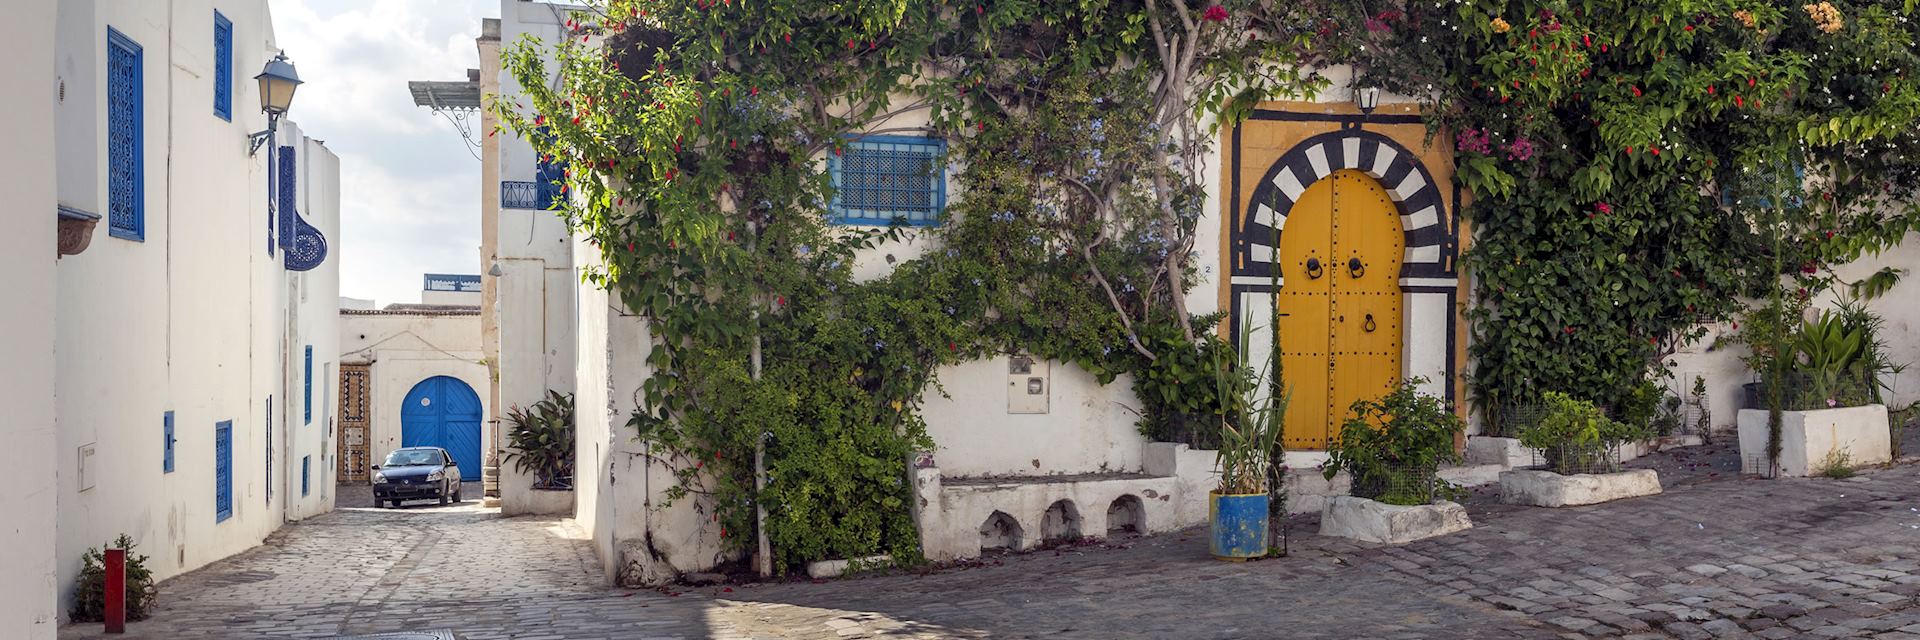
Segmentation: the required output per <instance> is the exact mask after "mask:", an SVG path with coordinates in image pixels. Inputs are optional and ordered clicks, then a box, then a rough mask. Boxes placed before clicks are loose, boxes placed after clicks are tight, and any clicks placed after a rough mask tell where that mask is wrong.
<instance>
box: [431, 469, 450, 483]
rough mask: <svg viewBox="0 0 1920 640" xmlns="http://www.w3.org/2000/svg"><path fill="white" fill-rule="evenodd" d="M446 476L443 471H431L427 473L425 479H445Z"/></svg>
mask: <svg viewBox="0 0 1920 640" xmlns="http://www.w3.org/2000/svg"><path fill="white" fill-rule="evenodd" d="M446 477H447V474H446V472H444V471H434V472H432V473H428V474H427V480H429V481H432V480H441V479H445V478H446Z"/></svg>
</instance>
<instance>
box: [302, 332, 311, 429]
mask: <svg viewBox="0 0 1920 640" xmlns="http://www.w3.org/2000/svg"><path fill="white" fill-rule="evenodd" d="M305 372H306V374H305V375H303V376H301V380H303V381H305V382H304V383H303V384H304V389H303V392H302V393H301V394H300V413H301V414H302V415H303V416H305V417H304V418H303V419H302V420H301V422H302V423H304V424H313V345H307V365H306V368H305Z"/></svg>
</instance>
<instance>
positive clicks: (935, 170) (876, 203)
mask: <svg viewBox="0 0 1920 640" xmlns="http://www.w3.org/2000/svg"><path fill="white" fill-rule="evenodd" d="M946 152H947V143H946V141H945V140H941V139H938V138H918V137H911V136H865V137H861V138H850V139H848V140H847V141H846V142H845V143H844V145H843V146H842V148H841V150H840V153H839V154H837V155H833V156H828V157H827V170H828V172H829V174H830V175H831V177H832V179H833V190H834V193H833V203H832V212H831V219H832V221H833V222H834V223H835V224H860V225H891V224H896V223H898V224H905V225H911V226H916V227H930V226H934V225H937V224H940V213H941V211H942V210H944V209H945V208H946V205H947V173H946V165H945V164H944V163H945V156H946Z"/></svg>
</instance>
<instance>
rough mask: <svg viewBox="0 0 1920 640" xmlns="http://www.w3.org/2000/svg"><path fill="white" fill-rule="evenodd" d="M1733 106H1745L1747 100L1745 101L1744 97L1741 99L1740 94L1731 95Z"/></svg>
mask: <svg viewBox="0 0 1920 640" xmlns="http://www.w3.org/2000/svg"><path fill="white" fill-rule="evenodd" d="M1733 106H1735V107H1746V106H1747V101H1746V100H1745V99H1742V98H1741V97H1740V96H1738V95H1735V96H1733Z"/></svg>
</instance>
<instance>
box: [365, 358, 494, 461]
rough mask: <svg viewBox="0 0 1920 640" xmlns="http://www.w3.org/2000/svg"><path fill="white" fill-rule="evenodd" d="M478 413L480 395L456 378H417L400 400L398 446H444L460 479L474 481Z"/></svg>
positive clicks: (477, 446) (477, 459)
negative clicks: (458, 471) (457, 465)
mask: <svg viewBox="0 0 1920 640" xmlns="http://www.w3.org/2000/svg"><path fill="white" fill-rule="evenodd" d="M480 413H481V410H480V396H479V395H477V394H475V393H474V392H473V387H469V386H467V383H465V382H461V381H460V379H458V378H452V377H448V376H434V377H431V378H427V379H425V380H421V381H420V382H419V383H418V384H415V385H413V389H412V390H410V391H408V392H407V399H406V400H404V401H402V403H401V408H400V446H402V447H440V448H442V449H446V450H447V453H449V454H452V455H453V461H454V462H455V463H458V464H459V465H460V479H461V480H462V481H465V482H475V481H478V480H480V465H481V460H480ZM382 455H384V454H382Z"/></svg>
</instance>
